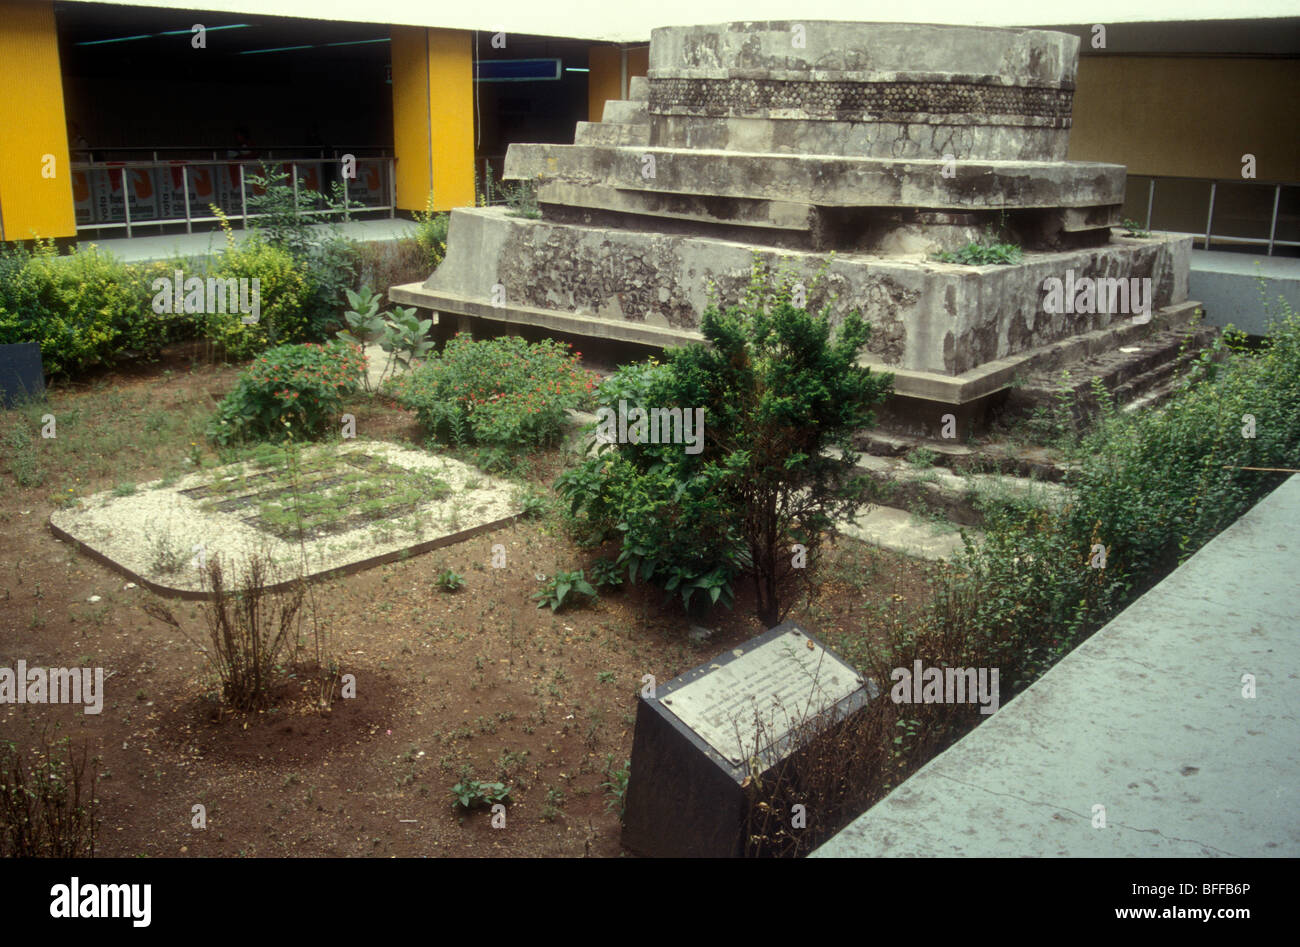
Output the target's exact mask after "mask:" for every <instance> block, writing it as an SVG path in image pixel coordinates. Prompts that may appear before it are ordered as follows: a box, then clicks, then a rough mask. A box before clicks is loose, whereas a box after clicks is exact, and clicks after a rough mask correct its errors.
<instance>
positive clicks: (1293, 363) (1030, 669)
mask: <svg viewBox="0 0 1300 947" xmlns="http://www.w3.org/2000/svg"><path fill="white" fill-rule="evenodd" d="M1239 341H1240V340H1239V339H1238V338H1237V337H1236V336H1235V335H1234V334H1233V333H1226V334H1225V335H1224V336H1223V337H1222V338H1220V339H1219V340H1218V341H1217V342H1216V344H1215V345H1214V346H1212V347H1211V348H1210V349H1208V350H1207V351H1205V352H1204V353H1202V355H1201V357H1200V359H1199V361H1198V362H1197V363H1195V365H1194V368H1193V370H1192V371H1191V372H1190V373H1189V375H1188V376H1187V378H1186V380H1185V387H1184V389H1183V390H1182V391H1180V392H1179V393H1178V394H1177V395H1176V396H1175V397H1174V398H1173V399H1172V400H1170V401H1169V402H1168V403H1167V404H1166V405H1165V406H1164V407H1163V408H1160V409H1157V410H1148V411H1139V412H1132V413H1125V412H1120V411H1117V410H1115V409H1114V407H1113V406H1112V405H1110V403H1109V401H1105V400H1104V401H1103V402H1102V416H1101V417H1100V419H1099V421H1098V423H1097V424H1096V426H1095V427H1094V428H1093V429H1092V430H1091V431H1090V432H1088V433H1087V434H1085V435H1084V436H1083V438H1082V440H1081V442H1080V443H1079V444H1078V446H1077V447H1076V448H1075V449H1074V450H1073V451H1072V453H1071V456H1070V461H1071V465H1072V470H1073V472H1072V474H1071V476H1070V477H1069V478H1068V480H1067V481H1066V483H1067V485H1068V486H1069V487H1070V488H1071V489H1072V491H1073V495H1072V499H1071V501H1070V502H1069V504H1068V505H1066V506H1064V507H1062V508H1061V509H1057V510H1047V511H1044V510H1035V509H1032V508H1031V507H1030V506H1028V505H1027V504H1026V505H1022V506H1020V507H1019V508H1017V507H1016V506H1015V505H1014V504H1012V505H1010V506H1009V507H1007V508H1005V509H1002V510H998V511H991V515H990V518H989V519H988V521H987V522H986V539H985V542H984V543H983V544H982V545H981V546H978V547H977V546H974V545H969V546H968V549H967V552H966V554H965V556H964V557H963V558H962V560H961V561H960V563H959V570H960V573H959V574H960V575H961V576H962V577H961V578H959V579H954V580H953V581H952V583H951V585H950V588H949V589H948V591H947V592H946V593H945V595H946V596H947V597H948V599H949V600H957V599H960V600H962V601H963V602H965V603H966V604H965V605H964V606H963V607H962V608H961V609H959V610H957V611H956V612H953V614H959V615H961V616H964V617H962V618H961V621H960V622H959V624H961V625H962V627H964V628H966V629H967V630H970V629H978V636H977V637H979V638H980V640H984V639H985V638H986V639H987V640H988V641H989V642H993V643H994V644H992V645H988V647H990V648H991V649H992V657H991V658H990V660H991V661H992V663H993V664H994V665H995V666H1001V667H1003V669H1004V671H1003V675H1004V679H1006V680H1008V681H1009V683H1011V684H1012V686H1013V687H1016V688H1018V687H1023V686H1027V685H1028V684H1029V683H1031V682H1032V681H1033V680H1034V679H1036V678H1037V677H1038V676H1039V675H1040V674H1042V672H1043V671H1045V670H1046V669H1047V668H1049V667H1051V666H1052V664H1054V663H1055V662H1056V661H1057V660H1058V659H1059V658H1060V657H1061V656H1062V655H1064V654H1066V653H1067V652H1068V651H1070V650H1071V649H1072V648H1073V647H1074V646H1075V645H1077V644H1078V643H1079V642H1080V641H1081V640H1083V638H1085V637H1086V636H1087V635H1088V634H1090V633H1091V632H1092V631H1094V630H1096V629H1097V628H1099V627H1101V625H1103V624H1104V623H1105V622H1107V621H1109V620H1110V618H1112V617H1113V616H1114V615H1115V614H1116V613H1117V612H1118V611H1119V610H1120V609H1121V608H1123V607H1124V606H1125V605H1126V604H1127V603H1128V602H1130V601H1131V600H1132V599H1133V597H1134V596H1135V595H1137V594H1140V593H1141V592H1142V591H1144V590H1145V589H1146V588H1148V587H1149V586H1150V585H1151V584H1153V583H1154V582H1156V581H1158V580H1159V579H1160V578H1161V577H1162V576H1164V575H1165V574H1167V573H1168V572H1169V571H1170V570H1171V569H1173V568H1174V567H1175V566H1176V565H1177V564H1178V563H1179V562H1181V561H1183V560H1184V559H1186V558H1187V557H1188V556H1190V555H1191V554H1192V553H1193V552H1195V551H1196V550H1197V549H1198V548H1200V547H1201V546H1202V545H1204V544H1205V543H1206V542H1208V541H1209V540H1210V539H1212V538H1213V537H1214V536H1215V535H1216V534H1217V533H1218V532H1219V531H1220V530H1222V529H1224V528H1225V527H1226V526H1228V525H1230V524H1231V523H1232V522H1233V521H1234V520H1235V519H1236V518H1237V517H1238V516H1240V515H1241V514H1242V513H1244V512H1245V511H1246V510H1247V509H1249V508H1250V506H1251V505H1252V504H1253V503H1254V502H1255V501H1256V500H1258V499H1259V497H1260V496H1261V495H1263V493H1265V492H1266V491H1267V490H1269V489H1270V488H1271V487H1272V486H1273V485H1275V484H1276V483H1277V482H1278V481H1279V479H1280V478H1281V476H1282V475H1280V474H1278V473H1275V472H1269V471H1266V470H1249V469H1246V468H1251V467H1256V468H1269V467H1272V468H1286V469H1295V468H1297V467H1300V319H1298V318H1297V317H1296V315H1295V313H1294V312H1290V311H1287V312H1286V313H1285V314H1284V316H1283V318H1282V319H1281V320H1279V321H1277V322H1275V323H1274V324H1273V325H1272V327H1271V329H1270V336H1269V338H1268V340H1267V341H1266V343H1265V345H1264V346H1263V348H1261V349H1260V350H1259V351H1257V352H1248V351H1243V350H1241V348H1242V347H1241V346H1240V344H1239ZM1246 415H1249V416H1251V417H1253V418H1254V419H1255V430H1254V436H1253V437H1250V436H1246V435H1247V433H1248V426H1247V425H1248V421H1247V419H1246V417H1245V416H1246ZM1103 552H1104V558H1103V556H1102V553H1103ZM942 623H946V624H945V632H948V633H952V632H954V631H955V630H957V629H956V626H955V625H954V624H953V621H952V620H951V618H941V624H942ZM972 634H974V632H972ZM972 640H974V638H973V639H972ZM957 663H961V662H960V661H958V662H957Z"/></svg>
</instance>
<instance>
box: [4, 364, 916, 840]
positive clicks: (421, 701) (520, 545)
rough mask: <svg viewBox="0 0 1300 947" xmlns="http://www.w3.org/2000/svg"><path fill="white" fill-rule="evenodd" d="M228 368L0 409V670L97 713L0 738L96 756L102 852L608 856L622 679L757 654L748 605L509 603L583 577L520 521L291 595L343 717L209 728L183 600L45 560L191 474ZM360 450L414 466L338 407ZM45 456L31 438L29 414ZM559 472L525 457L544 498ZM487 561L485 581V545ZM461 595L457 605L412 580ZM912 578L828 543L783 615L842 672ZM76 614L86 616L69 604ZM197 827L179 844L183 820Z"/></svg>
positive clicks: (847, 546)
mask: <svg viewBox="0 0 1300 947" xmlns="http://www.w3.org/2000/svg"><path fill="white" fill-rule="evenodd" d="M235 375H236V369H234V368H231V367H228V366H220V365H214V364H209V363H208V362H207V361H206V360H205V359H204V358H203V357H202V355H201V353H200V352H199V351H198V350H197V349H186V348H183V347H178V348H175V349H172V350H169V352H168V353H167V354H166V356H165V357H164V359H163V361H162V362H160V363H155V364H153V365H148V366H142V367H140V368H138V369H134V370H125V371H119V372H115V373H110V374H104V375H102V376H100V377H98V378H96V379H94V380H93V381H91V382H88V383H86V384H83V385H79V386H76V387H75V388H62V389H58V390H55V391H53V392H52V393H51V397H50V401H49V403H48V404H47V405H35V406H31V407H29V408H24V409H17V410H12V411H7V412H0V450H2V451H3V453H2V454H0V485H2V486H0V490H2V498H0V549H2V550H3V551H2V552H0V665H4V666H7V667H15V666H16V663H17V661H18V660H19V659H22V660H25V661H26V662H27V664H28V666H29V667H36V666H40V667H73V666H78V665H83V666H90V667H103V668H104V670H105V674H106V675H108V678H107V680H106V682H105V688H106V692H107V696H106V698H105V702H104V709H103V712H102V713H101V714H99V715H87V714H85V713H83V712H82V709H81V708H80V707H70V706H58V705H52V706H51V705H15V704H3V705H0V736H3V737H4V738H6V739H9V740H13V741H15V742H16V743H18V744H20V745H22V746H30V745H32V743H33V742H34V740H35V739H36V737H37V735H38V734H39V733H40V732H41V730H42V729H47V730H49V732H51V733H52V734H53V735H56V736H64V735H67V736H70V737H72V738H73V740H74V742H76V743H78V744H80V743H81V742H82V741H84V742H85V744H86V746H87V747H88V750H89V753H90V755H91V756H92V757H94V758H95V763H94V771H95V773H96V774H97V776H98V787H97V792H96V796H97V798H98V800H99V808H98V814H99V816H100V818H101V819H102V823H101V827H100V831H99V836H98V842H97V847H96V853H97V854H99V855H107V856H190V855H194V856H287V855H301V856H338V855H345V856H404V857H411V856H435V857H437V856H498V855H515V856H582V855H589V856H619V855H621V854H624V849H623V848H622V847H621V845H620V843H619V819H618V811H617V805H616V804H614V805H612V806H611V796H610V795H609V794H608V793H607V791H606V790H605V789H604V787H603V785H602V784H604V783H606V781H607V780H608V779H609V778H610V771H611V768H612V769H617V768H620V767H621V766H622V765H623V763H624V761H625V760H626V759H627V758H628V756H629V755H630V752H631V746H632V724H633V714H634V711H635V700H636V697H635V695H636V693H637V691H638V690H639V689H640V686H641V685H640V681H641V678H642V676H643V675H645V674H653V675H654V676H655V677H656V679H657V680H659V681H661V682H662V681H666V680H668V679H670V678H672V677H674V676H676V675H678V674H680V673H682V672H683V671H686V670H688V669H690V668H692V667H694V666H695V665H697V664H700V663H702V662H704V661H707V660H708V659H710V658H711V657H713V656H714V655H715V654H717V653H719V652H721V651H723V650H724V649H727V648H730V647H734V646H735V645H736V644H738V643H740V642H742V641H744V640H745V639H747V638H749V637H752V636H753V635H756V634H759V633H761V632H762V631H763V630H764V629H763V627H762V626H761V625H760V623H759V622H758V620H757V619H756V618H755V617H754V614H753V602H752V597H751V596H750V595H749V594H748V593H747V592H745V591H742V592H741V594H739V595H738V597H737V602H736V607H735V609H734V611H730V612H728V611H726V610H724V609H718V610H716V611H715V612H714V613H713V614H711V615H710V616H709V617H708V618H707V619H705V620H703V621H702V622H701V623H702V624H704V625H706V626H707V627H709V628H712V629H715V634H714V635H713V636H712V637H711V638H710V639H709V640H708V642H707V643H704V644H700V645H695V644H692V643H691V642H690V640H689V639H688V636H687V632H688V629H689V627H690V626H691V625H692V624H693V623H694V622H692V620H691V619H690V618H688V617H687V616H686V615H685V614H684V613H683V612H682V610H681V608H680V607H679V606H677V605H676V604H675V603H671V602H670V603H665V602H664V599H663V595H662V593H660V592H658V591H657V590H654V589H651V588H645V587H637V588H631V589H627V588H625V589H624V590H616V591H612V592H608V593H604V594H602V596H601V597H600V599H599V600H598V601H596V602H594V603H591V604H588V605H584V606H580V607H576V608H567V607H566V608H564V609H562V610H561V611H560V612H558V613H557V614H552V613H551V611H550V610H549V609H538V608H537V607H536V606H535V603H534V602H533V601H532V600H531V598H530V596H531V595H532V594H533V593H534V592H536V591H537V589H538V587H539V582H538V579H537V578H536V576H537V575H539V574H543V575H546V576H550V575H552V574H553V573H554V572H555V571H556V570H559V569H576V568H584V567H586V566H587V565H588V564H589V563H590V562H591V561H592V560H593V559H594V558H596V557H597V556H598V555H601V554H602V553H603V554H604V555H606V556H612V554H613V552H614V550H613V549H609V548H607V549H605V550H603V551H602V550H583V549H580V548H579V547H577V546H576V545H574V544H573V543H572V542H571V541H570V540H569V538H568V537H567V536H566V534H565V532H564V530H563V528H562V524H561V520H560V519H559V517H558V516H557V515H547V516H544V517H542V518H541V519H538V520H532V521H520V522H517V523H515V524H514V525H513V526H510V527H507V528H504V529H501V530H498V531H496V532H491V533H487V534H483V535H480V536H477V537H474V538H472V539H470V540H468V541H466V542H464V543H462V544H459V545H455V546H451V547H447V548H444V549H439V550H435V551H433V552H431V553H427V554H424V555H421V556H417V557H413V558H411V559H408V560H405V561H399V562H395V563H392V564H389V565H387V566H382V567H379V568H376V569H373V570H370V571H366V572H362V573H359V574H356V575H352V576H348V577H344V578H337V579H334V580H327V581H325V582H323V583H321V584H320V585H318V586H316V587H315V590H314V593H313V595H312V596H311V598H310V600H309V602H308V605H307V609H306V611H307V621H308V622H312V621H315V622H318V623H319V624H320V626H321V627H322V628H323V629H324V632H325V634H326V636H327V639H326V640H327V648H328V650H329V652H330V653H331V654H332V655H333V656H334V657H336V658H337V660H338V661H339V663H340V670H341V672H342V673H345V674H353V675H355V677H356V697H355V698H354V699H341V698H336V699H335V700H334V702H333V704H332V706H331V707H330V709H329V710H328V711H325V712H322V711H320V710H319V709H318V708H317V707H316V706H315V700H314V694H312V693H309V690H310V689H309V688H308V687H307V686H306V685H305V684H304V685H298V684H291V685H290V686H289V687H288V688H287V690H285V691H284V692H283V693H282V694H281V697H280V700H279V701H278V702H277V706H276V708H275V709H273V710H267V711H263V712H260V713H252V714H229V713H227V714H220V713H216V712H215V711H214V708H215V704H214V702H213V701H212V699H211V694H212V692H213V686H212V679H211V676H210V674H209V673H208V670H207V668H206V665H205V661H204V657H203V655H202V654H201V652H200V651H199V648H198V645H197V644H196V642H198V641H199V639H200V636H201V634H202V630H203V622H202V615H201V613H200V609H202V608H203V607H204V606H203V605H202V604H201V603H196V602H176V601H171V602H169V603H168V605H169V607H170V608H171V609H172V610H173V612H174V613H175V615H176V616H177V618H178V619H180V620H181V622H182V624H183V626H184V628H185V631H186V634H178V633H177V631H176V630H175V629H173V628H171V627H169V626H168V625H166V624H164V623H162V622H160V621H157V620H155V619H154V618H152V617H150V616H148V615H146V614H145V612H144V611H143V610H142V609H141V606H142V605H143V604H144V602H146V601H147V600H148V599H149V598H150V595H149V593H148V592H146V591H144V590H143V589H139V588H126V587H125V586H126V584H127V582H128V581H129V580H128V579H126V578H125V577H124V576H122V575H120V574H118V573H116V572H114V571H112V570H110V569H109V568H107V567H105V566H102V565H100V564H98V563H97V562H95V561H93V560H91V559H90V558H88V557H86V556H84V555H82V554H79V553H77V552H76V551H75V550H74V549H72V548H70V547H69V546H67V545H66V544H64V543H61V542H59V541H58V540H56V539H55V538H54V537H53V536H52V535H51V533H50V532H49V530H48V528H47V526H46V523H47V520H48V518H49V514H50V512H51V510H53V509H54V508H55V506H56V505H59V504H65V503H71V502H75V498H76V497H77V496H84V495H88V494H90V493H94V492H97V491H100V490H106V489H112V488H114V487H118V486H120V485H123V484H135V483H144V482H146V481H148V480H151V479H156V478H160V477H165V476H169V475H177V474H180V473H184V472H186V471H188V470H193V469H194V464H195V463H199V464H203V463H215V462H216V456H215V454H214V453H213V452H212V451H211V449H210V448H209V447H208V446H207V444H206V442H205V440H204V438H203V436H202V431H203V428H204V426H205V425H206V423H207V421H208V418H209V417H210V415H211V413H212V407H213V404H214V402H215V401H216V400H217V399H219V398H220V397H221V396H222V395H223V394H224V393H225V391H226V390H228V388H229V387H230V386H231V384H232V383H233V380H234V377H235ZM347 410H349V411H351V412H353V413H354V414H355V415H356V417H357V429H358V435H359V436H360V435H361V434H362V432H364V436H366V437H368V438H370V437H373V438H377V439H387V440H392V441H397V442H410V443H415V444H419V443H421V441H422V436H421V434H420V432H419V430H418V429H417V427H416V426H415V424H414V420H413V417H412V416H411V415H409V414H408V413H406V412H404V411H402V410H400V409H397V408H395V407H393V406H391V405H387V404H385V403H382V402H377V401H370V400H366V399H359V400H358V401H357V402H356V404H355V405H353V406H350V407H349V408H348V409H347ZM46 413H52V414H54V415H55V417H56V419H57V425H58V427H57V436H56V437H55V438H53V439H43V438H41V437H40V428H41V421H40V418H41V416H42V415H43V414H46ZM562 464H563V457H562V455H561V454H560V453H559V452H553V453H548V454H542V455H538V456H535V457H533V458H531V471H530V473H529V474H528V479H529V480H530V481H531V482H532V483H533V484H535V485H536V486H538V487H539V488H543V489H546V490H548V491H549V490H550V484H551V483H552V482H553V480H554V477H555V475H556V473H558V472H559V470H560V469H561V467H562ZM495 543H502V544H503V545H504V546H505V547H506V550H507V564H506V567H505V568H504V569H492V568H491V567H490V559H491V546H492V545H493V544H495ZM448 568H450V569H453V570H455V571H456V572H458V573H460V574H461V575H463V576H464V577H465V586H464V587H463V588H462V589H460V590H459V591H457V592H454V593H448V592H443V591H441V590H439V588H438V587H437V585H436V584H435V578H436V576H437V575H438V574H439V573H440V572H441V571H442V570H444V569H448ZM933 569H934V567H932V566H930V565H929V564H926V563H921V562H918V561H914V560H909V559H907V558H905V557H901V556H897V555H894V554H890V553H886V552H884V551H881V550H876V549H872V548H871V547H867V546H865V545H863V544H860V543H857V542H855V541H853V540H849V539H842V540H840V541H838V542H837V543H835V544H833V545H832V546H831V547H830V548H829V550H828V554H827V556H826V558H825V559H824V560H823V562H822V564H821V566H820V567H819V569H818V570H817V572H816V574H815V579H816V580H817V582H818V583H819V586H820V587H819V590H818V592H817V594H816V595H814V596H813V597H812V598H811V600H810V601H808V600H806V601H803V602H801V603H800V604H799V605H798V606H797V607H796V609H795V610H794V611H793V612H792V613H791V615H790V617H791V618H794V619H796V620H800V621H801V622H803V623H804V624H805V626H806V627H808V628H809V629H810V630H812V631H813V632H814V633H816V634H818V635H819V636H821V637H822V638H823V640H825V641H826V642H827V644H828V645H829V646H831V647H832V648H834V649H836V650H838V651H839V652H840V653H841V654H843V655H844V656H845V657H846V658H848V659H849V660H850V661H853V660H860V659H861V656H862V653H863V648H864V646H865V644H866V643H867V642H868V641H869V640H871V639H872V637H873V636H874V635H875V634H876V633H877V631H878V629H880V628H882V627H884V626H885V625H887V624H889V623H896V622H906V621H907V620H908V616H909V615H911V614H913V613H914V612H915V610H917V609H918V608H920V607H921V606H923V605H924V604H925V603H926V602H927V601H928V599H929V595H930V588H931V578H932V576H933V575H934V572H933ZM92 596H99V600H98V601H96V602H93V603H92V602H90V601H89V599H90V598H91V597H92ZM463 775H468V776H470V777H472V778H476V779H480V780H484V781H493V780H500V781H502V782H504V783H506V784H507V785H508V786H509V787H510V788H511V790H512V793H511V804H510V806H509V808H508V811H507V824H506V827H505V828H504V829H502V830H496V829H493V828H491V827H490V824H489V816H488V814H487V813H486V812H482V811H479V812H476V813H473V814H470V815H468V816H464V817H462V816H460V815H458V814H457V813H456V812H455V811H454V810H453V809H452V806H451V795H450V791H449V790H450V787H451V786H452V785H453V784H454V783H456V782H457V781H458V780H459V779H460V778H461V777H462V776H463ZM196 804H201V805H203V806H204V807H205V808H206V813H207V819H208V822H207V828H206V829H205V830H197V829H194V828H192V826H191V819H192V811H193V807H194V806H195V805H196Z"/></svg>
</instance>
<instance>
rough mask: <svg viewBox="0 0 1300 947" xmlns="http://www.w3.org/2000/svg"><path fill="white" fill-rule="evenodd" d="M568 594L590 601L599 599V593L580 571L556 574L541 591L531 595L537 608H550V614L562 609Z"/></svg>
mask: <svg viewBox="0 0 1300 947" xmlns="http://www.w3.org/2000/svg"><path fill="white" fill-rule="evenodd" d="M570 592H577V593H578V594H579V595H585V596H587V598H590V599H597V598H599V597H600V595H599V593H598V592H597V591H596V590H595V589H594V588H593V587H592V585H591V583H590V582H588V581H587V577H586V576H584V575H583V574H582V571H581V570H579V571H577V572H557V573H555V575H553V576H552V577H551V578H550V579H548V580H547V581H546V582H545V583H544V584H543V585H542V590H541V591H540V592H537V593H536V594H534V595H533V599H534V600H536V602H537V607H538V608H545V607H546V606H547V605H549V606H551V611H552V612H558V611H559V610H560V609H561V608H563V607H564V601H565V599H567V598H568V596H569V593H570Z"/></svg>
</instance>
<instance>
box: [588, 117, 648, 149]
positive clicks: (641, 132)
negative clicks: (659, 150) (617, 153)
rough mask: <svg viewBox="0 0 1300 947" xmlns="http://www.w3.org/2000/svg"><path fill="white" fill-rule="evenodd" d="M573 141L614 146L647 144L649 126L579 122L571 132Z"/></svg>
mask: <svg viewBox="0 0 1300 947" xmlns="http://www.w3.org/2000/svg"><path fill="white" fill-rule="evenodd" d="M573 143H574V144H575V145H612V146H614V147H622V146H632V147H635V146H639V145H649V144H650V126H649V125H622V124H618V123H616V122H579V123H578V127H577V130H576V131H575V132H574V134H573Z"/></svg>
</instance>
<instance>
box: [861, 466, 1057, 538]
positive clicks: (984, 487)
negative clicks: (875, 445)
mask: <svg viewBox="0 0 1300 947" xmlns="http://www.w3.org/2000/svg"><path fill="white" fill-rule="evenodd" d="M912 456H913V457H915V456H916V455H915V454H914V455H912ZM858 469H859V470H860V471H861V472H862V473H864V474H866V475H867V476H869V477H870V478H871V480H872V483H873V485H874V497H873V499H874V500H875V501H876V502H878V503H882V504H888V505H890V506H895V507H898V506H902V507H907V508H910V509H917V508H920V509H923V510H926V511H929V512H931V513H934V514H937V515H939V516H941V517H943V518H944V519H946V520H948V521H949V522H951V523H955V524H958V525H961V526H982V525H983V524H984V517H985V505H986V504H989V503H994V502H997V501H999V500H1005V501H1022V500H1028V501H1030V502H1032V503H1034V504H1035V505H1038V506H1044V507H1047V506H1053V505H1059V504H1062V503H1064V502H1066V500H1068V498H1069V495H1070V491H1069V490H1067V489H1066V488H1065V487H1063V486H1061V485H1060V484H1058V483H1052V482H1050V481H1043V480H1033V479H1029V478H1026V477H1015V476H1010V475H1007V474H996V473H992V474H991V473H964V472H963V473H955V472H954V471H952V470H950V469H948V468H945V467H936V466H920V465H918V464H916V463H914V462H912V461H909V460H906V459H904V458H902V457H880V456H875V455H871V454H867V455H864V456H862V457H861V458H859V460H858Z"/></svg>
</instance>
